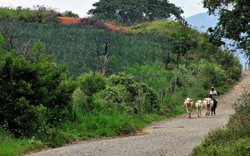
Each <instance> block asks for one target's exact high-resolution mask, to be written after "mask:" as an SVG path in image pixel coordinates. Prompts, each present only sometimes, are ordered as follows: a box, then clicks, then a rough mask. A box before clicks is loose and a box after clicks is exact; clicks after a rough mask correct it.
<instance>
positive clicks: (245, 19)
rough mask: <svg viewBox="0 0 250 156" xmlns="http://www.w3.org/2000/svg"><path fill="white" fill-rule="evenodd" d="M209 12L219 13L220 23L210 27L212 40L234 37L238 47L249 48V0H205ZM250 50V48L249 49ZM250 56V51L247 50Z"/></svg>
mask: <svg viewBox="0 0 250 156" xmlns="http://www.w3.org/2000/svg"><path fill="white" fill-rule="evenodd" d="M203 6H204V7H205V8H207V9H208V13H209V14H219V23H218V24H217V26H216V27H215V29H210V32H211V36H210V37H211V38H210V39H211V41H215V42H216V43H222V42H220V41H221V38H229V39H233V40H234V41H236V42H237V47H238V48H241V49H244V50H247V49H248V48H247V47H248V46H249V43H247V42H248V40H249V32H250V25H249V22H250V11H249V10H250V3H249V1H247V0H226V1H225V0H203ZM248 50H249V49H248ZM246 54H247V56H248V58H249V57H250V53H249V52H246Z"/></svg>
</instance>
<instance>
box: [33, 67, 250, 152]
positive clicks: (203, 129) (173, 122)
mask: <svg viewBox="0 0 250 156" xmlns="http://www.w3.org/2000/svg"><path fill="white" fill-rule="evenodd" d="M246 85H250V72H245V73H244V76H243V78H242V80H241V81H240V82H239V83H238V84H237V85H236V86H235V87H234V88H233V89H232V90H231V91H230V92H229V93H227V94H225V95H223V96H221V97H220V98H219V99H220V101H219V104H218V107H217V110H216V116H210V117H208V118H206V117H204V114H205V112H204V111H203V112H202V117H201V118H197V115H196V112H195V110H194V111H193V112H192V118H191V119H189V118H187V115H186V114H185V115H181V116H178V117H176V118H172V119H168V120H164V121H161V122H159V123H155V124H152V125H150V126H148V127H146V128H145V129H144V130H143V133H144V135H137V136H131V137H124V138H115V139H109V140H97V141H85V142H81V143H79V144H75V145H69V146H65V147H61V148H57V149H52V150H48V151H43V152H39V153H33V154H31V155H32V156H187V155H189V154H190V153H191V152H192V149H193V148H194V147H195V146H196V145H198V144H199V143H200V142H201V140H202V138H203V137H204V136H205V135H207V134H208V133H209V131H211V130H213V129H216V128H218V127H223V126H224V125H225V124H226V123H227V122H228V119H229V116H230V115H231V114H233V113H234V110H233V108H232V105H233V104H234V103H235V101H236V99H237V98H238V97H239V96H240V95H241V94H242V92H243V88H242V86H246Z"/></svg>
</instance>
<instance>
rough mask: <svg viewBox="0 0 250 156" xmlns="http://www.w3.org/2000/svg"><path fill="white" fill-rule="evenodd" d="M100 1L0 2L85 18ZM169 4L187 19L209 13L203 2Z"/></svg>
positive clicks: (190, 0)
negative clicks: (65, 12)
mask: <svg viewBox="0 0 250 156" xmlns="http://www.w3.org/2000/svg"><path fill="white" fill-rule="evenodd" d="M98 1H99V0H0V6H1V7H13V8H16V7H17V6H22V7H23V8H27V7H29V8H33V6H36V5H43V6H45V7H48V8H52V9H55V10H56V11H58V12H64V11H72V12H73V13H76V14H78V15H79V16H80V17H82V18H83V17H88V16H89V15H87V12H88V10H90V9H93V8H94V7H93V6H92V4H94V3H95V2H98ZM169 2H170V3H174V4H175V5H176V6H178V7H181V8H182V9H183V10H184V14H182V15H183V16H184V17H185V18H186V17H190V16H192V15H195V14H198V13H203V12H207V10H206V9H204V8H203V7H202V3H201V2H202V0H169Z"/></svg>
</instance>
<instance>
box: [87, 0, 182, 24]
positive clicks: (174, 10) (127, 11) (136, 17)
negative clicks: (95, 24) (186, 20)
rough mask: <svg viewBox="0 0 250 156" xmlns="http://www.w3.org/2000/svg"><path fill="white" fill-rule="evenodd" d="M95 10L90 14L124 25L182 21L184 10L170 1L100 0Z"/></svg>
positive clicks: (90, 11)
mask: <svg viewBox="0 0 250 156" xmlns="http://www.w3.org/2000/svg"><path fill="white" fill-rule="evenodd" d="M93 6H95V7H96V8H95V9H91V10H89V12H88V14H92V15H94V17H95V18H99V19H103V20H107V19H110V20H116V21H118V22H121V23H124V24H133V23H136V22H140V21H152V20H155V19H168V18H171V17H173V16H174V17H175V18H176V19H178V20H179V19H182V18H181V13H183V10H182V9H181V8H179V7H176V6H175V5H174V4H172V3H169V2H168V0H137V1H134V0H127V1H120V0H100V1H99V2H96V3H94V4H93Z"/></svg>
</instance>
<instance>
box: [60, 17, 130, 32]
mask: <svg viewBox="0 0 250 156" xmlns="http://www.w3.org/2000/svg"><path fill="white" fill-rule="evenodd" d="M58 18H59V22H60V23H61V24H65V25H68V24H80V23H83V22H84V20H88V19H84V18H73V17H58ZM99 22H101V21H99ZM102 23H103V24H104V25H105V26H106V27H107V28H108V29H109V30H112V31H126V30H128V29H129V28H125V27H119V26H116V25H112V24H109V23H105V22H102Z"/></svg>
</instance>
